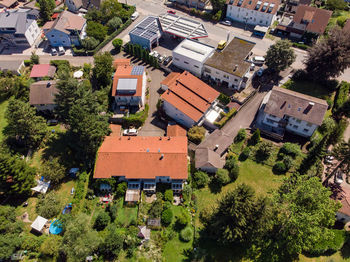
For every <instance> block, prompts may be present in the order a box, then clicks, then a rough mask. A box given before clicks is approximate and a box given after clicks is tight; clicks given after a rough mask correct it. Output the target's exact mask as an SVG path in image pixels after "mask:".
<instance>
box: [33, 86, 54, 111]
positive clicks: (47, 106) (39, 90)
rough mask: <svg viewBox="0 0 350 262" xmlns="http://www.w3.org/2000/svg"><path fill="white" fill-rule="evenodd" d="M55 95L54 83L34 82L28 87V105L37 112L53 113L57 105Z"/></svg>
mask: <svg viewBox="0 0 350 262" xmlns="http://www.w3.org/2000/svg"><path fill="white" fill-rule="evenodd" d="M56 94H58V89H57V88H56V81H39V82H35V83H33V84H31V85H30V91H29V104H30V105H31V106H34V107H36V109H37V110H38V111H46V110H47V111H53V110H54V109H55V107H56V105H57V104H56V102H55V95H56Z"/></svg>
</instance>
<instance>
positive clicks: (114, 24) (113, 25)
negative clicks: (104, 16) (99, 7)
mask: <svg viewBox="0 0 350 262" xmlns="http://www.w3.org/2000/svg"><path fill="white" fill-rule="evenodd" d="M122 24H123V21H122V20H121V19H120V18H119V17H117V16H115V17H113V18H112V19H111V20H109V21H108V23H107V26H108V29H109V32H110V33H112V32H113V31H114V30H117V29H118V28H119V27H120V26H121V25H122Z"/></svg>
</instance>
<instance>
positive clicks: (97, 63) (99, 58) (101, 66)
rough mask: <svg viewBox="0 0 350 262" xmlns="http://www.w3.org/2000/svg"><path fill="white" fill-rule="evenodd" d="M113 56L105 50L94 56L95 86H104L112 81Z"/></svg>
mask: <svg viewBox="0 0 350 262" xmlns="http://www.w3.org/2000/svg"><path fill="white" fill-rule="evenodd" d="M112 65H113V57H112V56H111V54H110V53H108V52H105V53H102V54H97V55H95V56H94V68H93V69H92V72H93V78H94V81H95V83H96V86H97V87H101V86H103V87H106V86H108V85H110V84H111V82H112V73H113V66H112Z"/></svg>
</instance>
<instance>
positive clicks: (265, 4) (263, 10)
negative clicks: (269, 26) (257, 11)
mask: <svg viewBox="0 0 350 262" xmlns="http://www.w3.org/2000/svg"><path fill="white" fill-rule="evenodd" d="M268 5H269V3H264V5H263V7H262V8H261V12H265V11H266V8H267V6H268Z"/></svg>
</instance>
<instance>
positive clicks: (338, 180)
mask: <svg viewBox="0 0 350 262" xmlns="http://www.w3.org/2000/svg"><path fill="white" fill-rule="evenodd" d="M334 182H335V183H337V184H338V185H340V184H341V183H343V173H342V172H341V171H340V170H338V171H337V173H336V174H335V176H334Z"/></svg>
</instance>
